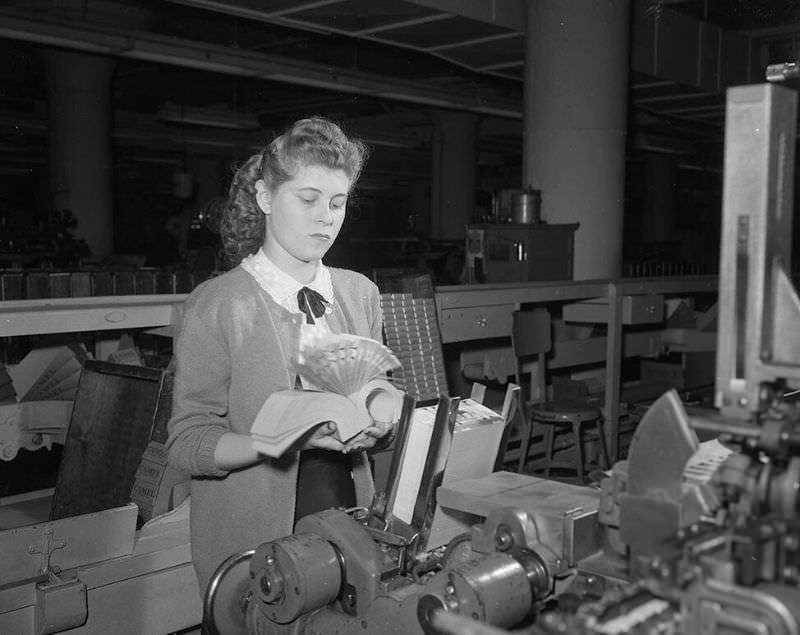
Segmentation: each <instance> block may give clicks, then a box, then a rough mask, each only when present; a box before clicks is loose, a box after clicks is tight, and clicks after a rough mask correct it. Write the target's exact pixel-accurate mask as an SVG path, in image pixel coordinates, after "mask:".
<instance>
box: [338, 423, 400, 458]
mask: <svg viewBox="0 0 800 635" xmlns="http://www.w3.org/2000/svg"><path fill="white" fill-rule="evenodd" d="M393 432H394V424H393V423H385V422H383V421H373V422H372V425H371V426H368V427H366V428H364V429H363V430H362V431H361V432H359V433H358V434H357V435H356V436H354V437H353V438H352V439H350V440H349V441H348V442H347V444H346V448H347V452H358V451H359V450H369V449H370V448H374V447H375V445H376V444H378V443H379V442H381V441H382V440H383V439H386V438H387V437H390V436H391V434H392V433H393ZM382 445H388V440H387V443H385V444H382Z"/></svg>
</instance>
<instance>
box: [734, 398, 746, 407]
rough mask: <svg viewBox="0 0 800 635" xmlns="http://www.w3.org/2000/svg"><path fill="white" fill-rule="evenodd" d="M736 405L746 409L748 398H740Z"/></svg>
mask: <svg viewBox="0 0 800 635" xmlns="http://www.w3.org/2000/svg"><path fill="white" fill-rule="evenodd" d="M736 403H737V404H739V407H741V408H744V407H745V406H746V405H747V403H748V401H747V397H739V399H738V401H737V402H736Z"/></svg>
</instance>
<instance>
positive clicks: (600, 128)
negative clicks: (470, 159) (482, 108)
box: [522, 0, 630, 279]
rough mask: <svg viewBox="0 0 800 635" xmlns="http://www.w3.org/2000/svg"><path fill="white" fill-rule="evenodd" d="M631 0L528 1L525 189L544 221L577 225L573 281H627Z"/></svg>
mask: <svg viewBox="0 0 800 635" xmlns="http://www.w3.org/2000/svg"><path fill="white" fill-rule="evenodd" d="M629 8H630V6H629V0H536V1H535V2H529V3H528V21H527V30H526V51H525V53H526V55H525V95H524V106H525V117H524V126H523V166H522V185H523V187H526V186H532V187H533V188H534V189H538V190H541V192H542V218H543V220H545V221H546V222H549V223H570V222H576V221H577V222H579V223H580V227H579V228H578V231H577V232H576V234H575V267H574V275H575V278H576V279H589V278H607V277H617V276H619V275H620V272H621V268H622V228H623V227H622V223H623V206H624V191H625V135H626V130H627V120H626V118H627V87H628V68H629V59H628V58H629V52H628V49H629V33H628V27H629V21H630V19H629Z"/></svg>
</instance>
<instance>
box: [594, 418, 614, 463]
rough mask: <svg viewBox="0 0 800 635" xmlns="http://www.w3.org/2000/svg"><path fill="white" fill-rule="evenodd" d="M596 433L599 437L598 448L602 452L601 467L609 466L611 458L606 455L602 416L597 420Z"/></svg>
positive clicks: (606, 448) (606, 447) (606, 446)
mask: <svg viewBox="0 0 800 635" xmlns="http://www.w3.org/2000/svg"><path fill="white" fill-rule="evenodd" d="M597 435H598V436H599V437H600V450H601V452H602V453H603V469H604V470H607V469H609V468H610V467H611V459H610V458H609V456H608V445H607V444H606V431H605V426H604V425H603V418H602V417H601V418H599V419H598V420H597Z"/></svg>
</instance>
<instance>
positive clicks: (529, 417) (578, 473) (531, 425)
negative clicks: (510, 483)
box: [511, 308, 609, 484]
mask: <svg viewBox="0 0 800 635" xmlns="http://www.w3.org/2000/svg"><path fill="white" fill-rule="evenodd" d="M512 317H513V325H512V332H511V344H512V348H513V351H514V355H515V357H516V359H517V371H516V381H517V383H518V384H520V386H522V385H523V384H522V382H521V375H522V366H523V363H524V362H526V361H528V360H530V359H531V358H532V357H533V356H536V361H537V364H536V370H535V372H534V373H532V375H531V380H530V382H529V389H528V390H527V391H526V394H525V396H524V397H523V399H522V401H521V410H522V413H523V418H524V421H525V424H526V425H525V426H524V428H523V437H522V441H521V448H520V455H519V472H520V473H522V472H525V471H526V470H530V471H533V470H535V469H537V468H541V469H544V473H545V476H547V477H549V476H550V474H551V471H552V470H553V469H569V470H573V471H574V472H575V478H576V480H577V482H578V483H581V484H582V483H584V482H585V475H586V468H587V466H586V461H585V457H584V452H583V434H582V432H583V428H584V427H586V426H591V425H593V426H594V427H595V428H596V431H597V438H598V441H599V443H600V450H601V458H602V460H603V461H604V464H603V466H602V467H603V469H608V467H609V458H608V449H607V447H606V439H605V434H604V430H603V416H602V412H601V411H600V408H599V407H598V406H596V405H593V404H591V403H590V402H589V401H588V400H577V399H563V398H558V399H548V397H547V354H548V353H549V352H550V350H551V348H552V340H551V334H550V333H551V320H550V313H549V312H548V311H547V309H542V308H536V309H533V310H530V311H515V312H514V313H513V316H512ZM535 428H538V429H540V430H541V431H542V435H543V440H544V451H545V456H544V458H543V459H542V460H541V461H538V462H537V463H538V464H537V463H534V464H533V466H529V465H528V463H529V461H528V454H529V452H530V446H531V441H532V439H533V437H534V429H535ZM563 429H566V430H567V432H568V433H571V434H572V442H573V444H574V448H573V457H572V459H571V460H558V461H556V460H555V459H554V453H555V442H556V433H557V432H558V431H559V430H563Z"/></svg>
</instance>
